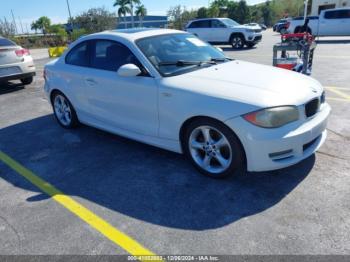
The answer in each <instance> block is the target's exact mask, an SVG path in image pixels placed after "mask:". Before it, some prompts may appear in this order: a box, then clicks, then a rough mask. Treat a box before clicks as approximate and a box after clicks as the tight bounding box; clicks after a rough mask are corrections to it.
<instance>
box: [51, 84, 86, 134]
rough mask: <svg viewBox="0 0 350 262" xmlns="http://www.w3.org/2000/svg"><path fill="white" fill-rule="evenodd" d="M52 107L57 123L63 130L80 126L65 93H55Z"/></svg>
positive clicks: (52, 98)
mask: <svg viewBox="0 0 350 262" xmlns="http://www.w3.org/2000/svg"><path fill="white" fill-rule="evenodd" d="M51 105H52V108H53V112H54V115H55V118H56V120H57V122H58V123H59V124H60V125H61V126H62V127H63V128H66V129H72V128H75V127H77V126H78V125H79V120H78V117H77V114H76V111H75V109H74V107H73V105H72V104H71V102H70V101H69V100H68V98H67V97H66V96H65V95H64V94H63V93H61V92H59V91H56V92H55V93H53V94H52V97H51Z"/></svg>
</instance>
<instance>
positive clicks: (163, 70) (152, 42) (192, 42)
mask: <svg viewBox="0 0 350 262" xmlns="http://www.w3.org/2000/svg"><path fill="white" fill-rule="evenodd" d="M136 44H137V46H138V47H139V48H140V50H141V51H142V52H143V53H144V55H145V56H146V57H147V58H148V60H149V61H150V62H151V63H152V64H153V65H154V67H155V68H156V69H157V70H158V72H159V73H160V74H161V75H162V76H173V75H179V74H183V73H187V72H190V71H193V70H198V69H201V68H203V67H207V66H211V65H213V64H216V63H223V62H226V61H229V59H228V58H226V57H225V55H224V54H223V53H222V52H221V51H219V50H218V49H216V48H215V47H213V46H211V45H210V44H208V43H205V42H203V41H202V40H200V39H198V38H197V37H196V36H194V35H191V34H168V35H159V36H153V37H147V38H143V39H140V40H138V41H137V43H136Z"/></svg>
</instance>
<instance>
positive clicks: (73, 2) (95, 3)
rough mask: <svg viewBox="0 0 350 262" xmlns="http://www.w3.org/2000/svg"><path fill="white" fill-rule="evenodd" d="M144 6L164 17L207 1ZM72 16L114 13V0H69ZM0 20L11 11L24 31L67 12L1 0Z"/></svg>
mask: <svg viewBox="0 0 350 262" xmlns="http://www.w3.org/2000/svg"><path fill="white" fill-rule="evenodd" d="M141 1H142V3H143V4H144V5H145V6H146V8H147V10H148V14H150V15H165V14H166V12H167V10H168V9H169V7H170V6H175V5H178V4H181V5H185V6H186V7H188V8H189V9H191V8H199V7H201V6H207V5H208V0H187V1H185V0H160V1H159V0H157V1H155V0H153V1H152V0H141ZM262 1H263V0H247V2H248V4H254V3H257V2H262ZM69 2H70V6H71V11H72V15H73V16H74V15H77V14H79V13H81V12H82V11H84V10H87V9H89V8H91V7H102V6H104V7H106V8H107V9H109V10H110V11H115V10H116V9H115V8H114V7H113V2H114V0H69ZM0 5H1V8H0V19H4V17H6V19H9V20H10V19H12V17H11V9H12V10H13V12H14V15H15V19H16V22H17V26H18V27H19V31H20V30H21V29H20V23H19V18H20V20H21V22H22V25H23V28H24V31H25V30H26V29H25V28H26V25H27V26H28V27H30V23H31V22H32V21H33V20H35V19H37V18H38V17H40V16H44V15H45V16H48V17H50V18H51V20H52V22H54V23H63V22H66V21H67V17H68V11H67V6H66V0H1V4H0Z"/></svg>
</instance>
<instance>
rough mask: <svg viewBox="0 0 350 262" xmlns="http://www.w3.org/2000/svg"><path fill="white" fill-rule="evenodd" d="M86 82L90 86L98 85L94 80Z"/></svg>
mask: <svg viewBox="0 0 350 262" xmlns="http://www.w3.org/2000/svg"><path fill="white" fill-rule="evenodd" d="M85 82H86V83H87V84H89V85H96V84H97V82H96V81H95V80H94V79H92V78H86V79H85Z"/></svg>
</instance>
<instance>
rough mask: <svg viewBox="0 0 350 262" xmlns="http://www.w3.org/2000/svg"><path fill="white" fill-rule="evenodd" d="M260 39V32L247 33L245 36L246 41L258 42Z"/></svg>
mask: <svg viewBox="0 0 350 262" xmlns="http://www.w3.org/2000/svg"><path fill="white" fill-rule="evenodd" d="M261 40H262V34H260V33H259V34H252V35H248V36H247V38H246V40H245V41H246V42H247V43H254V44H256V43H258V42H260V41H261Z"/></svg>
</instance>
